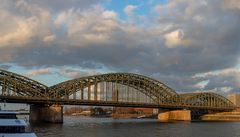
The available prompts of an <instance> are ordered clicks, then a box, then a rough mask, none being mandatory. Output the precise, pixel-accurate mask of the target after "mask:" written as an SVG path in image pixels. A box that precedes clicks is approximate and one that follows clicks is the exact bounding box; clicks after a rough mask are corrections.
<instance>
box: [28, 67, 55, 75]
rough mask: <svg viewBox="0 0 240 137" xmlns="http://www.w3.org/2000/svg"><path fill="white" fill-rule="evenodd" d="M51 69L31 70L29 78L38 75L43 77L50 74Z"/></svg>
mask: <svg viewBox="0 0 240 137" xmlns="http://www.w3.org/2000/svg"><path fill="white" fill-rule="evenodd" d="M50 73H51V69H50V68H42V69H36V70H30V71H29V72H27V76H30V77H32V76H37V75H43V74H50Z"/></svg>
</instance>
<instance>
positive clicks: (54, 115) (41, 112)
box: [29, 105, 63, 123]
mask: <svg viewBox="0 0 240 137" xmlns="http://www.w3.org/2000/svg"><path fill="white" fill-rule="evenodd" d="M29 120H30V122H32V123H36V122H49V123H63V107H62V106H60V105H52V106H42V105H31V106H30V116H29Z"/></svg>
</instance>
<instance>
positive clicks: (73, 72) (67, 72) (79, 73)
mask: <svg viewBox="0 0 240 137" xmlns="http://www.w3.org/2000/svg"><path fill="white" fill-rule="evenodd" d="M59 74H60V75H62V76H64V77H68V78H71V79H74V78H81V77H84V76H92V75H96V74H99V73H97V72H96V71H93V70H92V71H83V70H78V69H70V68H62V69H60V71H59Z"/></svg>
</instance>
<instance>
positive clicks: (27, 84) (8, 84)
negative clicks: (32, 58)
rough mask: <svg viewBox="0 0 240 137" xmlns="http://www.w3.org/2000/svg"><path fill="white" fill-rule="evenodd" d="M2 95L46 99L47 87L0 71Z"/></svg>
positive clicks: (20, 76)
mask: <svg viewBox="0 0 240 137" xmlns="http://www.w3.org/2000/svg"><path fill="white" fill-rule="evenodd" d="M0 88H1V92H2V93H1V94H2V95H6V96H7V95H9V96H14V95H16V96H24V97H47V89H48V87H47V86H45V85H44V84H41V83H39V82H37V81H35V80H32V79H30V78H27V77H25V76H22V75H19V74H16V73H12V72H9V71H6V70H3V69H0Z"/></svg>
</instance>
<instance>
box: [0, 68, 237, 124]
mask: <svg viewBox="0 0 240 137" xmlns="http://www.w3.org/2000/svg"><path fill="white" fill-rule="evenodd" d="M0 101H2V102H9V103H28V104H32V105H31V106H32V108H31V113H33V115H36V116H35V117H36V119H37V117H39V113H42V111H43V109H44V112H46V111H48V108H50V107H53V108H52V109H53V110H54V112H55V111H59V110H60V111H62V108H61V107H60V108H59V106H62V105H92V106H114V107H143V108H158V109H161V110H208V111H231V110H233V109H235V106H234V105H233V103H232V102H231V101H229V100H228V99H226V98H225V97H223V96H221V95H219V94H216V93H207V92H203V93H186V94H178V93H176V92H175V91H174V90H173V89H171V88H170V87H168V86H167V85H165V84H164V83H162V82H160V81H158V80H155V79H152V78H149V77H146V76H142V75H138V74H132V73H109V74H101V75H94V76H87V77H81V78H77V79H73V80H69V81H65V82H62V83H59V84H56V85H53V86H51V87H48V86H46V85H44V84H42V83H39V82H37V81H35V80H32V79H30V78H27V77H25V76H22V75H19V74H16V73H13V72H9V71H6V70H2V69H0ZM56 106H57V107H56ZM40 108H41V109H40ZM61 113H62V112H61ZM61 113H60V117H62V116H61V115H62V114H61ZM30 116H31V114H30ZM53 121H54V120H53Z"/></svg>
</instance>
